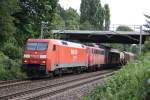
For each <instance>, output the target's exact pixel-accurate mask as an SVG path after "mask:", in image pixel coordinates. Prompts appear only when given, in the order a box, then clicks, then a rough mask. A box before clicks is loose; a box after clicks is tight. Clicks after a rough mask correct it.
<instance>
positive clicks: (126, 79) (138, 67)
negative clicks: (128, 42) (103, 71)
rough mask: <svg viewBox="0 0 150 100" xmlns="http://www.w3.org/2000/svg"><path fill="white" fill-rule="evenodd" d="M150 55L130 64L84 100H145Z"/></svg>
mask: <svg viewBox="0 0 150 100" xmlns="http://www.w3.org/2000/svg"><path fill="white" fill-rule="evenodd" d="M149 60H150V54H145V55H143V56H141V57H138V60H135V61H132V62H130V63H128V64H127V65H126V66H124V68H122V69H121V70H119V71H118V72H116V73H115V75H113V76H112V78H110V79H107V80H106V81H105V84H104V85H102V86H98V87H97V88H96V89H95V90H94V91H93V92H91V93H90V94H89V95H88V96H85V97H83V98H82V100H144V98H145V95H146V87H145V84H146V82H147V79H148V78H149V77H150V62H149Z"/></svg>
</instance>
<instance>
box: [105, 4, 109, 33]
mask: <svg viewBox="0 0 150 100" xmlns="http://www.w3.org/2000/svg"><path fill="white" fill-rule="evenodd" d="M104 12H105V14H104V15H105V18H104V22H105V25H104V27H105V30H109V25H110V9H109V5H108V4H105V5H104Z"/></svg>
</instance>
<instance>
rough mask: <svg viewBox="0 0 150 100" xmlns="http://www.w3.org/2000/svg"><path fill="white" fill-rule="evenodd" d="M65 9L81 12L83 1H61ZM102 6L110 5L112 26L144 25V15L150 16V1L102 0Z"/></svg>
mask: <svg viewBox="0 0 150 100" xmlns="http://www.w3.org/2000/svg"><path fill="white" fill-rule="evenodd" d="M59 3H60V4H61V6H62V7H64V8H65V9H67V8H69V7H72V8H74V9H76V10H77V11H78V12H80V3H81V0H59ZM101 3H102V5H104V4H106V3H107V4H109V6H110V11H111V24H125V25H143V24H145V23H146V22H145V17H144V14H149V15H150V0H101Z"/></svg>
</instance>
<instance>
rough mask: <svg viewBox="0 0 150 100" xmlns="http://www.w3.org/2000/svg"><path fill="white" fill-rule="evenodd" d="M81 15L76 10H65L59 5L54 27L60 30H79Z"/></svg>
mask: <svg viewBox="0 0 150 100" xmlns="http://www.w3.org/2000/svg"><path fill="white" fill-rule="evenodd" d="M79 21H80V16H79V14H78V13H77V11H76V10H74V9H73V8H69V9H67V10H64V9H63V8H62V7H61V6H60V5H58V6H57V11H56V13H55V17H54V20H53V22H52V23H53V27H52V28H53V29H60V30H64V29H66V30H78V29H79Z"/></svg>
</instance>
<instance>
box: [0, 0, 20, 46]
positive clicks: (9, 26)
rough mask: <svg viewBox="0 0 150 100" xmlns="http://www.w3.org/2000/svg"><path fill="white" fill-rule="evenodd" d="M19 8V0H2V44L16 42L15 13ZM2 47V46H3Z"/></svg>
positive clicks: (0, 18) (0, 17) (0, 31)
mask: <svg viewBox="0 0 150 100" xmlns="http://www.w3.org/2000/svg"><path fill="white" fill-rule="evenodd" d="M18 9H19V6H18V2H17V0H1V1H0V13H1V14H0V44H1V45H2V44H4V43H5V42H14V41H15V39H14V33H15V32H16V28H15V25H14V20H15V18H14V17H13V13H14V12H16V11H17V10H18ZM1 47H2V46H1Z"/></svg>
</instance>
